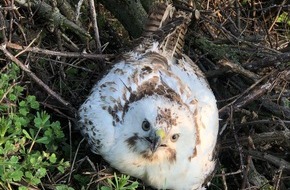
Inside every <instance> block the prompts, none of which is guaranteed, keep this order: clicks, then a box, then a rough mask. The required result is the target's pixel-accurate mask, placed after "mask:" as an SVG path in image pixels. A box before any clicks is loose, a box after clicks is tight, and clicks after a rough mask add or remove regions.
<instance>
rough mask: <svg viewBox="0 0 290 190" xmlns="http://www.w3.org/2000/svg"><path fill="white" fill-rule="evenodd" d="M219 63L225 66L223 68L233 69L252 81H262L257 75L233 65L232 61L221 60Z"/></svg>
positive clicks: (235, 64)
mask: <svg viewBox="0 0 290 190" xmlns="http://www.w3.org/2000/svg"><path fill="white" fill-rule="evenodd" d="M218 63H219V64H221V65H223V66H225V67H229V68H231V69H232V70H233V71H234V72H236V73H239V74H241V75H244V76H246V77H248V78H250V79H252V80H253V81H255V82H256V81H258V80H259V79H260V77H259V76H258V75H256V74H255V73H253V72H251V71H248V70H246V69H244V68H243V67H242V66H240V65H239V64H237V63H233V62H231V61H230V60H225V59H223V60H220V61H219V62H218Z"/></svg>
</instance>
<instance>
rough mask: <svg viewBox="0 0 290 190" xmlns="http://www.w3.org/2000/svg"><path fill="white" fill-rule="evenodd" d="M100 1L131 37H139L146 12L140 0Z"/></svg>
mask: <svg viewBox="0 0 290 190" xmlns="http://www.w3.org/2000/svg"><path fill="white" fill-rule="evenodd" d="M100 2H101V3H102V4H103V5H104V6H105V7H106V9H108V10H109V11H110V12H111V13H112V14H113V15H115V17H116V18H117V19H118V20H119V21H120V22H121V23H122V24H123V26H124V28H125V29H126V30H127V31H128V32H129V35H130V36H132V37H133V38H137V37H140V36H141V34H142V31H143V26H144V23H145V22H146V19H147V13H146V11H145V9H144V8H143V6H142V3H141V0H100Z"/></svg>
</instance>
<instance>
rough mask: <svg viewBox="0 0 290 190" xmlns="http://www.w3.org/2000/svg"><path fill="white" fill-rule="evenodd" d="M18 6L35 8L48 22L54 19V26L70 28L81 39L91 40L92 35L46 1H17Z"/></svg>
mask: <svg viewBox="0 0 290 190" xmlns="http://www.w3.org/2000/svg"><path fill="white" fill-rule="evenodd" d="M15 1H16V2H17V3H18V4H20V5H22V6H24V7H30V6H31V7H33V8H35V9H37V11H38V13H39V15H41V16H42V17H43V18H46V19H47V20H49V19H52V21H53V24H54V25H55V26H60V27H62V28H64V29H66V28H68V29H70V30H71V31H72V32H74V33H76V34H77V35H78V36H79V37H80V38H82V39H84V38H91V36H90V34H89V33H87V32H86V30H85V29H83V28H81V27H80V26H78V25H76V24H75V23H74V22H72V21H70V20H68V19H67V18H66V17H65V16H63V15H62V14H61V13H60V11H59V9H58V8H56V7H51V6H50V5H48V4H47V3H45V2H44V1H39V0H29V1H28V0H15Z"/></svg>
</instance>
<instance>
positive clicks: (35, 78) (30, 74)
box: [0, 44, 72, 108]
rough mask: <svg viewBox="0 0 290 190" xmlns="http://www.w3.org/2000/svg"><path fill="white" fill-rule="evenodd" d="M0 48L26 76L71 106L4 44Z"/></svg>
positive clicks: (65, 104) (61, 101)
mask: <svg viewBox="0 0 290 190" xmlns="http://www.w3.org/2000/svg"><path fill="white" fill-rule="evenodd" d="M0 50H2V51H3V53H4V54H5V55H6V57H8V58H9V59H10V60H11V61H13V62H14V63H16V64H17V65H18V66H19V67H20V68H21V69H22V70H23V71H24V72H25V73H26V74H27V75H28V76H30V77H31V78H32V79H33V80H34V81H35V82H36V83H37V84H38V85H39V86H41V87H42V88H44V90H45V91H46V92H47V93H48V94H50V95H51V96H53V97H54V98H55V99H57V100H58V101H59V102H60V103H62V104H63V105H64V106H68V107H70V108H72V106H71V105H70V103H69V102H67V101H65V100H64V99H63V98H62V97H60V96H59V95H58V94H57V93H56V92H54V91H53V90H51V89H50V88H49V86H47V85H46V84H45V83H44V82H43V81H42V80H40V79H39V78H38V77H37V76H36V75H35V74H34V73H33V72H31V71H30V70H29V69H28V68H27V67H26V66H25V65H24V64H23V63H22V62H21V61H19V59H17V58H16V57H15V56H13V55H12V54H11V53H10V52H9V51H8V50H7V49H6V45H5V44H1V45H0Z"/></svg>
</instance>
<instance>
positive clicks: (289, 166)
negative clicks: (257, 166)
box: [245, 150, 290, 171]
mask: <svg viewBox="0 0 290 190" xmlns="http://www.w3.org/2000/svg"><path fill="white" fill-rule="evenodd" d="M245 152H246V153H248V154H250V155H251V156H253V157H254V158H256V159H260V160H264V161H267V162H270V163H271V164H274V165H275V166H277V167H279V168H284V169H285V170H287V171H290V163H289V162H287V161H286V160H284V159H282V158H278V157H276V156H273V155H271V154H268V153H264V152H259V151H256V150H248V151H245Z"/></svg>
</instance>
